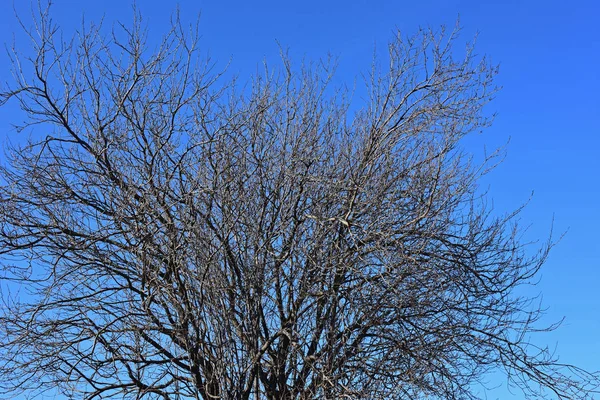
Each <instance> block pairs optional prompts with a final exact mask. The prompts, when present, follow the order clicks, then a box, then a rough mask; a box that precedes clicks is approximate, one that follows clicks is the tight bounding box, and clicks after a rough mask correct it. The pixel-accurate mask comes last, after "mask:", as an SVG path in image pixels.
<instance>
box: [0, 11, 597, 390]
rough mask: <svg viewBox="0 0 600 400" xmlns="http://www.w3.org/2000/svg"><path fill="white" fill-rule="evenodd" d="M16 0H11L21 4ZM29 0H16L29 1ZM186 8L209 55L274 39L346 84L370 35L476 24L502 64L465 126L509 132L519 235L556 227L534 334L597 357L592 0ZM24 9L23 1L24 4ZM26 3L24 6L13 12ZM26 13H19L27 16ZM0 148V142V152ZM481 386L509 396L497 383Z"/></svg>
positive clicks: (507, 173) (497, 136) (74, 17)
mask: <svg viewBox="0 0 600 400" xmlns="http://www.w3.org/2000/svg"><path fill="white" fill-rule="evenodd" d="M21 3H23V4H21ZM27 3H28V2H27V1H23V2H17V4H16V8H17V9H18V10H20V12H25V13H26V12H27ZM54 3H55V7H54V18H55V19H56V20H57V22H59V23H60V24H61V25H62V26H63V27H64V28H65V29H66V31H67V32H69V31H72V30H73V29H75V28H77V27H78V26H79V23H80V22H81V16H82V14H83V13H85V14H86V20H91V19H98V18H99V17H101V16H102V15H104V16H105V20H106V22H107V23H112V22H113V21H115V20H117V19H119V20H122V21H125V22H128V21H130V19H131V15H132V12H131V3H130V1H128V0H105V1H102V2H100V1H97V2H91V1H75V0H55V1H54ZM0 4H1V7H2V12H0V38H1V39H2V41H3V42H8V41H11V37H12V36H11V35H12V32H13V31H17V30H18V25H17V23H16V20H15V18H14V16H13V13H12V12H10V8H11V1H10V0H0ZM176 4H177V3H175V2H169V1H154V0H148V1H144V0H138V6H139V8H140V9H141V11H142V13H143V15H144V16H145V18H146V22H147V23H148V26H149V28H150V33H151V35H154V34H157V35H158V34H160V33H162V32H163V31H164V29H165V28H166V26H167V25H168V21H169V16H170V13H171V11H172V10H173V8H174V7H175V5H176ZM179 5H180V8H181V11H182V14H183V16H184V17H185V18H188V17H189V18H190V19H193V15H195V14H198V13H201V26H200V30H201V33H202V41H201V44H202V47H203V49H204V50H203V51H206V52H209V53H210V54H211V56H212V58H213V59H214V60H215V61H217V62H218V64H219V65H225V64H226V63H227V62H228V61H229V60H231V65H230V71H233V72H236V73H239V74H240V77H241V78H244V77H246V76H249V75H250V74H253V73H255V72H256V70H257V68H258V67H259V65H260V62H261V61H262V60H263V59H267V60H276V59H277V57H278V52H279V48H278V44H277V42H279V43H281V45H283V46H284V47H289V48H290V54H291V55H292V57H294V58H296V59H301V58H303V57H305V58H306V59H319V58H322V57H325V56H326V55H327V53H328V52H329V53H331V54H333V55H334V56H338V57H339V69H338V79H339V80H340V81H346V82H347V83H348V84H349V85H352V84H353V82H354V80H355V79H356V78H357V77H358V76H359V73H360V72H361V71H367V70H368V68H369V66H370V63H371V57H372V54H373V46H374V45H377V46H378V47H379V48H381V49H383V48H384V47H385V45H386V43H387V41H388V39H389V38H390V37H391V36H392V33H393V30H394V29H395V28H399V29H400V30H402V31H403V32H405V33H406V34H411V33H414V32H416V29H417V28H418V27H419V26H432V27H437V26H440V25H442V24H446V25H454V23H455V21H456V19H457V17H458V16H459V15H460V21H461V24H462V26H463V28H464V30H463V33H462V36H461V38H462V39H464V40H469V39H471V38H472V37H473V35H474V34H475V33H476V32H479V39H478V47H477V48H478V53H479V54H486V55H489V56H490V57H491V59H492V60H493V61H495V62H497V63H499V64H500V76H499V78H498V83H499V84H500V85H502V86H503V90H502V91H501V93H500V94H499V95H498V97H497V99H496V100H495V101H494V103H493V104H492V105H491V106H490V107H489V110H490V111H497V112H498V117H497V119H496V123H495V125H494V126H493V127H492V128H491V129H489V130H487V131H485V132H484V133H483V134H482V135H475V136H473V137H472V138H470V139H469V140H468V143H467V146H468V148H469V149H471V150H472V151H474V152H476V153H478V154H481V153H482V152H483V146H484V145H485V146H487V148H488V149H489V148H493V147H495V146H498V145H502V144H504V143H505V142H507V140H508V139H509V138H510V144H509V145H508V154H507V158H506V161H505V162H504V163H503V164H502V165H501V166H500V167H499V168H498V169H497V170H495V171H494V172H492V173H491V174H490V175H489V176H487V177H486V179H485V180H484V182H483V183H484V186H486V187H487V185H489V195H490V196H491V198H493V201H494V205H495V208H496V209H497V210H498V211H499V212H501V211H509V210H511V209H513V208H515V207H517V206H519V205H520V204H522V203H524V202H526V201H527V200H528V199H529V198H530V195H531V193H532V192H534V195H533V197H532V198H531V200H530V202H529V205H528V207H527V208H526V209H525V211H524V212H523V213H522V215H521V221H522V224H523V225H524V226H530V227H529V229H528V231H527V233H526V234H525V237H526V238H527V239H532V240H535V239H536V238H540V239H545V238H546V237H547V235H548V233H549V230H550V226H551V222H552V219H553V218H554V233H555V234H557V235H559V234H561V233H563V232H565V231H568V232H567V234H566V236H565V237H564V239H563V240H562V241H561V242H560V244H559V245H558V246H557V247H556V248H555V250H554V251H553V253H552V254H551V257H550V259H549V261H548V263H547V265H546V266H545V268H544V269H543V271H542V280H541V282H540V284H539V286H538V287H537V288H536V290H535V291H534V293H537V292H541V293H542V295H543V304H544V305H545V306H546V307H547V308H548V314H547V320H548V321H555V320H557V319H560V318H562V317H563V316H565V317H566V320H565V322H564V324H563V326H562V327H561V328H560V329H559V330H558V331H557V332H554V333H551V334H548V335H544V336H541V337H540V338H539V339H537V340H538V343H540V344H542V343H547V344H548V345H550V346H551V347H554V346H555V345H557V346H558V353H559V354H560V355H561V360H562V361H564V362H569V363H575V364H578V365H580V366H583V367H586V368H588V369H592V370H600V294H599V293H600V287H599V285H600V255H599V252H598V251H599V250H600V245H599V244H598V236H599V231H600V202H599V200H598V198H599V195H600V189H599V184H600V178H599V174H600V155H599V154H598V152H599V149H600V100H599V96H600V66H599V64H600V28H599V26H600V24H599V22H598V20H599V19H600V2H598V1H593V0H587V1H586V0H583V1H555V0H546V1H542V0H531V1H517V0H506V1H475V0H468V1H467V0H465V1H452V0H447V1H444V0H437V1H433V0H422V1H418V2H417V1H414V2H408V1H375V0H373V1H366V0H363V1H357V0H348V1H325V0H321V1H314V0H304V1H296V2H286V1H260V0H255V1H192V0H187V1H186V0H182V1H180V2H179ZM24 15H25V14H24ZM25 17H26V15H25ZM25 19H27V18H25ZM7 80H10V73H9V65H8V59H7V56H6V55H5V54H4V53H3V54H1V55H0V81H2V82H4V81H7ZM16 115H18V113H17V112H16V109H15V105H14V104H13V105H8V106H7V107H4V108H2V109H0V140H5V138H7V137H8V136H13V135H16V133H15V132H14V131H13V130H11V128H10V125H9V121H11V120H13V118H14V117H15V116H16ZM0 157H1V155H0ZM488 398H501V399H504V398H521V396H519V395H516V396H514V397H512V396H510V395H509V394H508V392H507V391H506V389H505V388H503V387H501V388H498V389H496V390H494V391H492V392H490V393H489V394H488Z"/></svg>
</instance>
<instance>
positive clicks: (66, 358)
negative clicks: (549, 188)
mask: <svg viewBox="0 0 600 400" xmlns="http://www.w3.org/2000/svg"><path fill="white" fill-rule="evenodd" d="M117 28H118V29H117ZM117 28H115V29H113V30H112V32H111V31H109V32H108V33H106V31H105V30H103V28H102V26H99V25H93V24H92V25H87V26H84V27H83V28H82V29H81V30H80V31H79V32H78V33H77V34H76V35H75V36H74V37H73V38H72V40H69V41H65V40H64V39H63V38H62V36H61V34H60V30H59V29H58V27H57V26H55V25H54V23H53V22H52V19H51V18H50V14H49V11H48V10H47V9H41V11H40V13H39V15H38V17H37V19H36V21H35V25H34V28H33V29H31V30H29V31H28V33H29V34H30V38H31V40H32V44H33V55H32V56H28V55H27V54H28V53H27V52H26V51H18V50H15V49H13V50H15V51H14V54H13V68H14V77H15V82H14V83H13V84H12V85H9V86H5V87H3V88H2V90H1V91H0V92H1V93H0V96H1V97H0V99H1V102H2V104H4V103H6V102H8V101H13V102H17V103H18V104H19V105H20V107H21V109H22V110H23V111H24V112H25V113H26V114H27V118H28V119H27V121H26V123H25V124H24V125H22V126H20V129H21V130H27V129H26V128H29V127H32V126H35V134H34V135H31V137H30V139H29V140H28V141H27V142H26V143H19V144H15V145H11V146H8V145H7V149H6V161H5V162H4V163H3V164H2V165H1V166H0V271H2V275H1V277H0V279H1V280H2V286H1V288H2V290H3V293H2V301H3V303H2V307H1V308H0V339H1V340H0V388H1V390H2V391H3V393H4V394H5V395H7V396H14V395H15V394H18V393H27V394H39V393H43V392H44V391H46V390H50V389H53V388H57V389H58V390H59V391H60V393H61V394H63V395H65V396H67V397H69V398H77V399H79V398H85V399H94V398H111V397H118V398H132V399H133V398H135V399H140V398H157V399H159V398H163V399H187V398H190V399H204V400H208V399H249V398H264V399H343V398H348V399H425V398H440V399H475V398H478V396H480V395H481V389H480V388H478V386H477V384H478V382H480V381H481V380H482V379H483V378H484V377H485V376H486V374H487V373H488V372H489V371H494V370H498V369H500V370H502V371H504V372H505V373H506V375H507V379H509V380H510V382H512V384H513V385H516V386H517V387H518V388H520V389H522V390H523V392H524V393H525V395H527V396H530V397H532V398H539V397H542V396H543V395H544V393H546V394H548V395H552V396H555V397H559V398H573V399H582V398H591V396H592V393H595V390H596V388H597V383H598V377H597V376H596V375H594V374H591V373H588V372H586V371H584V370H581V369H579V368H577V367H576V366H571V365H563V364H561V363H559V362H558V360H557V359H556V358H555V357H554V355H553V354H552V353H550V352H549V351H548V350H547V349H545V348H540V347H537V346H536V345H535V344H534V343H532V342H531V340H530V335H531V334H532V333H534V332H537V331H540V330H551V329H554V328H555V327H554V326H550V327H544V326H539V324H538V323H537V321H538V320H539V318H540V316H541V312H542V310H541V309H540V308H539V306H537V303H536V299H532V298H528V297H522V296H519V295H518V288H519V287H520V286H522V285H529V284H534V283H535V281H536V278H537V273H538V271H539V269H540V268H541V267H542V265H543V263H544V261H545V259H546V256H547V254H548V250H549V248H550V247H551V242H549V243H548V244H547V245H546V246H543V247H542V248H540V249H537V250H534V249H532V248H531V247H530V246H528V245H527V244H526V243H523V241H522V239H521V236H520V235H521V232H522V231H521V230H520V229H519V227H518V226H517V224H516V218H515V217H516V216H517V214H518V212H519V210H516V211H514V212H509V213H507V214H505V215H503V216H498V214H497V213H496V212H492V210H491V208H490V207H489V206H488V205H487V201H486V200H487V197H486V195H485V193H484V194H482V193H481V191H480V190H478V187H477V182H478V180H479V178H480V177H481V176H482V175H483V174H485V173H486V172H487V171H488V170H489V168H492V167H493V166H494V165H495V163H496V161H497V157H496V156H497V153H494V154H492V155H490V156H488V157H486V160H485V161H484V162H483V163H480V164H476V163H474V162H473V161H472V156H471V154H469V153H468V152H467V151H465V150H464V148H463V147H462V139H463V138H464V137H465V136H466V135H468V134H469V133H471V132H474V131H479V130H481V129H484V128H486V127H488V126H489V125H490V123H491V118H490V117H489V116H486V113H485V112H484V110H483V108H484V106H485V105H486V104H488V102H489V101H490V100H492V98H493V96H494V94H495V93H496V90H497V89H496V87H495V85H494V77H495V76H496V74H497V67H496V66H494V65H492V64H490V63H489V62H488V61H487V60H486V59H485V58H479V57H477V56H476V55H475V53H474V51H473V47H472V46H467V47H466V49H465V50H462V49H461V51H460V52H459V53H460V54H461V56H460V57H457V56H455V55H454V54H456V51H455V50H456V49H455V47H456V44H457V34H458V29H456V30H452V31H446V30H444V29H442V30H439V31H435V30H431V29H423V30H421V31H419V32H418V33H417V34H416V35H414V36H411V37H405V36H403V35H401V34H398V35H396V36H395V37H393V38H392V40H391V41H390V44H389V53H388V56H387V58H384V60H385V65H386V66H385V67H381V66H380V63H377V62H376V63H374V67H373V70H372V71H370V72H369V73H368V74H366V75H365V77H366V78H365V79H364V84H365V88H366V92H365V93H367V94H368V95H367V96H366V98H365V99H364V101H363V102H362V103H361V104H359V105H358V106H357V105H356V101H352V102H351V101H350V100H349V99H350V98H351V93H348V91H346V90H343V89H338V88H335V87H334V86H333V85H332V84H331V80H332V77H333V76H334V75H333V74H334V72H333V71H334V68H332V65H331V64H329V63H326V62H320V63H315V64H303V65H297V64H294V63H293V62H292V60H290V59H289V58H288V57H287V56H285V54H284V55H283V56H282V60H281V63H280V64H279V65H277V66H276V67H271V66H270V67H269V68H265V70H264V73H262V74H259V75H258V76H255V77H254V78H252V79H250V80H248V82H247V84H246V85H240V84H239V80H230V79H226V78H225V77H224V76H223V75H222V74H221V73H219V72H218V71H216V68H215V67H214V65H213V64H211V63H210V62H208V61H206V60H203V59H202V57H200V56H199V54H198V48H197V44H198V35H197V27H194V26H192V27H191V29H188V27H187V26H185V25H184V24H182V23H181V22H180V21H179V19H178V18H175V19H174V23H173V26H172V29H171V31H169V32H168V33H167V34H166V35H165V36H164V37H163V38H162V41H160V43H159V45H157V46H156V47H154V46H149V45H148V44H147V38H148V32H147V30H146V29H145V28H144V26H143V24H142V23H141V20H140V18H139V16H137V17H136V19H135V20H134V22H133V23H132V24H131V25H119V26H118V27H117ZM541 390H542V391H541Z"/></svg>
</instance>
